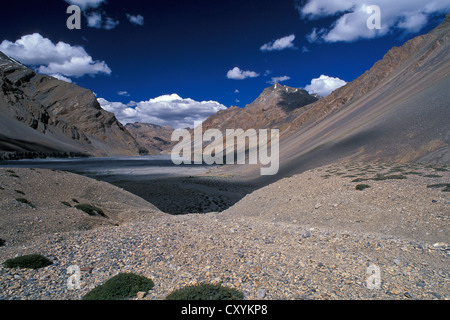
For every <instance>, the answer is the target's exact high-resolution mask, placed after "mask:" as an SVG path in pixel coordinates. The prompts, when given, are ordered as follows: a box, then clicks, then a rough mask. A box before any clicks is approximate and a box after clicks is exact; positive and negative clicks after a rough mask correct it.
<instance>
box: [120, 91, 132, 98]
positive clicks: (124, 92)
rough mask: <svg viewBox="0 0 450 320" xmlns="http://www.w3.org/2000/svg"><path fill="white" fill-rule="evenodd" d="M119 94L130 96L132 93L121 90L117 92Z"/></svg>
mask: <svg viewBox="0 0 450 320" xmlns="http://www.w3.org/2000/svg"><path fill="white" fill-rule="evenodd" d="M117 94H118V95H119V96H123V97H129V96H130V94H129V93H128V91H119V92H117Z"/></svg>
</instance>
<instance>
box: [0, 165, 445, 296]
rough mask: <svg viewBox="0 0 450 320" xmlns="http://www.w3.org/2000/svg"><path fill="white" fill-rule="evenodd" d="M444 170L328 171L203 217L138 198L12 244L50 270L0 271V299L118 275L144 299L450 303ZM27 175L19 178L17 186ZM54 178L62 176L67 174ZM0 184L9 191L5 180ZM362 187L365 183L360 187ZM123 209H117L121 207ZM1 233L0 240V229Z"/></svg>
mask: <svg viewBox="0 0 450 320" xmlns="http://www.w3.org/2000/svg"><path fill="white" fill-rule="evenodd" d="M449 170H450V169H449V167H447V166H438V167H432V166H426V165H414V166H413V167H412V165H411V166H399V165H383V166H381V165H370V166H369V165H367V164H351V165H350V164H340V165H333V166H328V167H323V168H319V169H316V170H312V171H309V172H306V173H303V174H301V175H296V176H293V177H287V178H286V179H284V180H282V181H279V182H277V183H275V184H272V185H270V186H267V187H265V188H263V189H261V190H258V191H255V192H254V193H252V194H250V195H248V196H247V197H245V198H244V199H243V200H241V201H240V202H239V203H237V204H236V205H235V206H234V207H232V208H230V209H229V210H227V211H224V212H222V213H209V214H206V215H195V214H190V215H184V216H170V215H167V214H162V213H160V212H157V211H155V210H154V208H153V207H151V208H150V209H148V211H147V212H146V211H145V210H146V209H145V204H144V203H142V202H139V205H138V206H136V212H135V213H134V215H130V219H128V220H127V219H125V216H122V220H121V221H120V222H119V223H116V224H109V225H105V224H102V225H99V226H97V227H95V228H93V229H90V230H82V229H81V230H80V229H77V230H75V231H71V232H66V231H63V232H61V231H57V233H54V231H55V230H52V232H50V233H45V232H41V233H40V234H38V235H36V236H35V237H33V238H32V239H29V241H24V240H23V239H22V238H21V239H22V240H21V241H19V240H17V241H16V242H14V243H13V244H9V243H8V241H7V242H6V245H5V246H3V247H0V261H2V262H3V261H4V260H6V259H8V258H11V257H15V256H18V255H24V254H31V253H39V254H42V255H44V256H46V257H48V258H50V259H51V260H52V261H53V262H54V263H53V265H51V266H49V267H46V268H42V269H38V270H21V269H6V268H5V267H4V266H0V279H1V281H0V299H48V300H61V299H62V300H67V299H81V298H82V297H83V296H84V295H85V294H86V293H87V292H88V291H89V290H90V289H92V288H94V287H96V286H98V285H100V284H102V283H103V282H105V281H106V280H108V279H109V278H111V277H112V276H114V275H116V274H118V273H122V272H133V273H136V274H139V275H143V276H146V277H149V278H151V279H152V280H153V281H154V282H155V287H154V289H153V290H151V291H150V292H148V293H146V294H145V295H144V296H143V297H142V296H140V298H141V299H148V300H154V299H157V300H159V299H164V298H165V297H166V296H167V295H168V294H169V293H170V292H171V291H172V290H174V289H176V288H180V287H182V286H185V285H188V284H195V283H211V282H212V283H219V282H220V283H222V284H223V285H225V286H229V287H233V288H237V289H239V290H241V291H242V292H243V293H244V295H245V298H246V299H250V300H253V299H283V300H292V299H427V300H428V299H449V298H450V290H449V279H450V273H449V271H450V268H449V259H450V246H449V245H448V238H449V225H448V221H449V214H450V209H449V208H450V193H449V192H447V191H445V190H446V187H447V185H446V184H447V183H449V177H450V174H449ZM0 173H2V174H4V175H5V173H4V172H3V171H2V172H0ZM25 174H26V171H21V172H17V175H19V176H22V179H23V177H24V175H25ZM42 174H47V172H46V171H44V170H42ZM377 175H378V176H377ZM393 175H397V178H395V177H393ZM400 175H401V176H404V177H406V178H400ZM58 176H59V178H58V180H61V179H62V178H61V177H62V176H65V174H63V173H60V174H59V175H58ZM382 177H384V178H385V179H381V178H382ZM387 177H389V178H387ZM374 178H378V179H375V180H374ZM16 179H17V178H16ZM48 179H50V176H49V177H48ZM83 179H87V178H83ZM355 179H364V180H357V181H355ZM83 181H85V182H86V183H87V180H83ZM354 181H355V182H354ZM1 182H2V184H1V186H2V187H3V189H4V190H3V191H7V190H8V186H9V185H10V183H11V180H10V178H9V177H8V179H3V180H1ZM47 182H48V181H47ZM59 183H60V184H59V186H60V187H61V188H63V187H64V183H62V182H61V181H60V182H59ZM93 183H95V184H98V183H99V182H96V181H95V182H93ZM101 184H102V183H100V185H99V186H101ZM358 184H367V185H368V186H370V187H369V188H367V189H364V190H357V189H356V186H357V185H358ZM22 187H23V186H22ZM24 189H25V188H24ZM101 190H104V189H102V188H98V189H97V192H101ZM108 190H109V194H110V197H112V198H117V199H126V198H127V197H132V195H131V194H128V193H125V192H124V191H123V190H120V189H118V188H115V187H112V189H108ZM0 191H1V190H0ZM25 191H28V190H25ZM25 191H24V193H27V192H25ZM91 191H93V192H94V189H91ZM29 192H30V195H29V197H30V199H31V201H32V200H33V198H34V195H31V191H29ZM94 193H95V192H94ZM3 194H5V193H3ZM81 195H82V194H79V195H78V197H81ZM103 197H106V195H102V198H103ZM54 198H57V195H56V194H55V196H54ZM81 198H82V197H81ZM93 199H95V197H94V198H93ZM83 200H86V201H87V200H89V199H83ZM2 201H10V200H4V199H2ZM48 201H50V200H48ZM57 201H59V199H57V200H55V203H56V202H57ZM35 202H37V201H36V200H35ZM119 202H120V201H119ZM109 203H110V205H109V206H108V208H113V207H114V206H112V205H111V202H109ZM96 204H97V205H99V206H100V205H101V203H100V202H98V203H96ZM44 205H45V204H44V202H42V203H41V204H40V206H41V209H42V206H44ZM47 205H48V204H47ZM55 205H56V204H55ZM48 206H49V205H48ZM127 206H128V204H127V203H122V207H121V209H123V210H125V211H126V210H128V209H129V208H128V209H126V207H127ZM20 210H38V209H36V208H35V209H31V208H21V209H20ZM42 210H43V209H42ZM68 210H72V209H70V208H69V209H68ZM33 212H34V213H35V212H36V211H33ZM70 212H71V211H70ZM105 212H106V213H107V214H108V213H109V212H108V210H105ZM127 212H128V211H127ZM1 214H2V215H5V212H4V210H2V211H1ZM40 219H42V220H45V217H44V216H42V215H41V217H40ZM43 223H44V222H43ZM0 230H1V232H2V233H0V238H1V237H3V234H4V233H5V231H4V230H3V229H0ZM72 265H77V266H79V267H80V268H81V271H82V273H81V279H80V282H81V289H79V290H68V287H67V279H68V278H69V276H70V275H68V274H67V269H68V268H69V266H72ZM373 265H375V266H376V267H377V268H378V270H379V272H380V273H379V279H380V280H381V283H380V286H379V287H375V288H371V286H370V283H369V284H368V280H369V279H373V277H374V275H373V274H371V273H368V268H369V267H370V266H373ZM135 299H138V298H137V297H136V298H135Z"/></svg>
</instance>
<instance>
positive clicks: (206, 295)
mask: <svg viewBox="0 0 450 320" xmlns="http://www.w3.org/2000/svg"><path fill="white" fill-rule="evenodd" d="M243 299H244V295H243V294H242V293H241V292H240V291H238V290H236V289H232V288H227V287H223V286H222V285H220V284H198V285H192V286H187V287H183V288H181V289H178V290H175V291H173V292H172V293H171V294H169V295H168V296H167V297H166V300H183V301H186V300H243Z"/></svg>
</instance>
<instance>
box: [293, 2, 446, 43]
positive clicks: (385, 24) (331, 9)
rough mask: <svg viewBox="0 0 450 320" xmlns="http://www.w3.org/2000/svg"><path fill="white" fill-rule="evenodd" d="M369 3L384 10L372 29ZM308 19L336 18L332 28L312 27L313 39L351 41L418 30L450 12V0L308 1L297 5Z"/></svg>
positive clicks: (311, 40)
mask: <svg viewBox="0 0 450 320" xmlns="http://www.w3.org/2000/svg"><path fill="white" fill-rule="evenodd" d="M369 5H377V6H378V7H380V9H381V29H369V28H368V27H367V20H368V19H369V17H370V16H371V15H372V14H371V13H368V12H367V7H368V6H369ZM298 10H299V12H300V14H301V16H302V17H303V18H305V19H310V20H314V19H319V18H323V17H337V18H336V20H335V21H334V22H333V24H332V25H331V26H330V27H329V28H321V29H313V30H312V32H311V33H310V34H309V35H308V37H307V38H308V40H309V41H310V42H321V41H324V42H338V41H345V42H351V41H356V40H359V39H371V38H376V37H381V36H384V35H386V34H388V33H392V32H395V31H399V32H409V33H412V32H418V31H420V30H421V29H422V28H423V27H424V26H425V25H426V24H427V23H428V19H429V17H430V16H431V15H433V14H437V13H440V14H445V13H448V12H449V11H450V0H396V1H392V0H371V1H369V2H368V3H366V2H364V1H360V0H308V1H307V2H306V3H305V4H304V5H302V6H298Z"/></svg>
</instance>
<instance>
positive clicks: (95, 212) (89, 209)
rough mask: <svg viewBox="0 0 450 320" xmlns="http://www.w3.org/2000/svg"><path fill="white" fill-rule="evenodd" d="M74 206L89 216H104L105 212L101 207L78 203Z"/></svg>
mask: <svg viewBox="0 0 450 320" xmlns="http://www.w3.org/2000/svg"><path fill="white" fill-rule="evenodd" d="M75 208H77V209H78V210H81V211H83V212H85V213H87V214H88V215H90V216H102V217H106V215H105V213H104V212H103V210H102V209H100V208H97V207H95V206H93V205H90V204H78V205H76V206H75Z"/></svg>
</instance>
